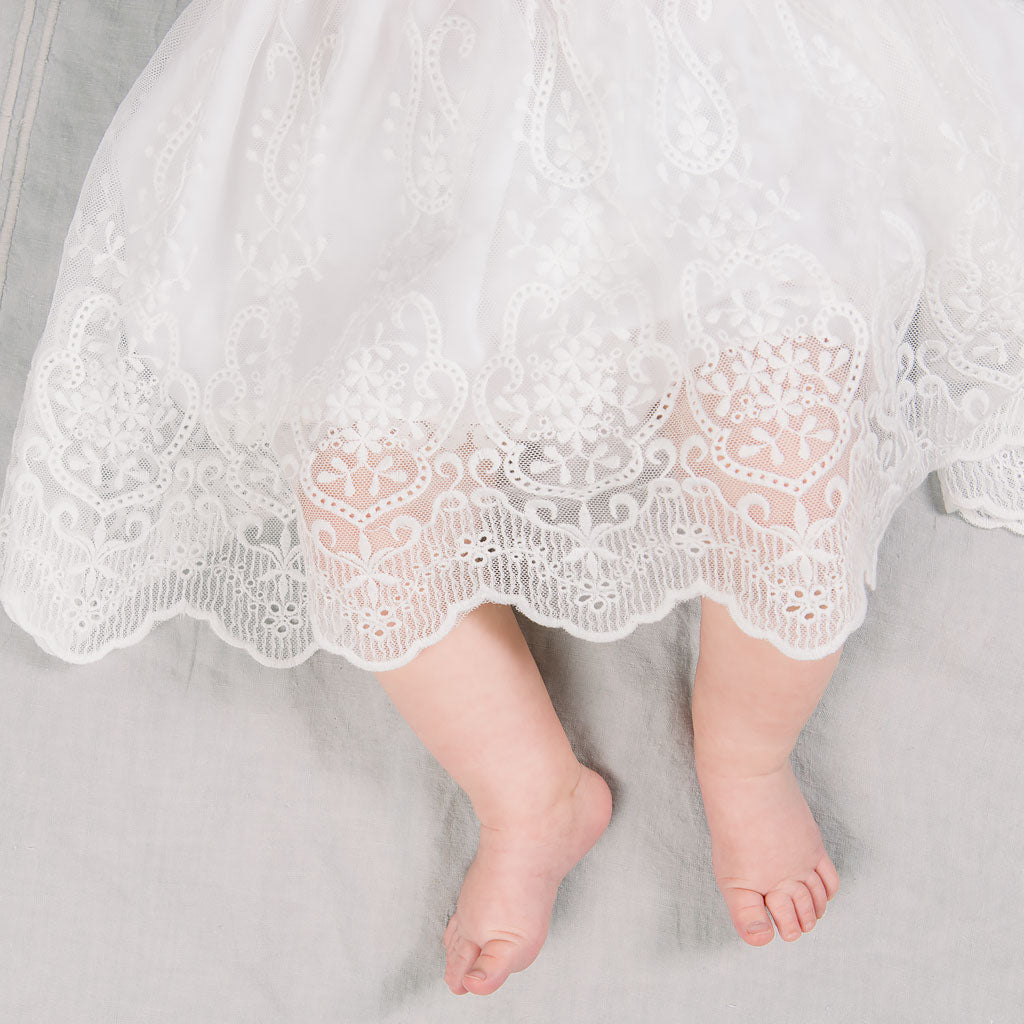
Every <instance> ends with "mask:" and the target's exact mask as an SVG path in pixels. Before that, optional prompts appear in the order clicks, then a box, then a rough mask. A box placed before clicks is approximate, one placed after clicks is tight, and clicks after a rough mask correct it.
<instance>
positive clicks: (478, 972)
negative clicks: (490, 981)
mask: <svg viewBox="0 0 1024 1024" xmlns="http://www.w3.org/2000/svg"><path fill="white" fill-rule="evenodd" d="M466 977H467V978H476V980H477V981H486V980H487V975H486V974H484V972H483V971H481V970H476V971H469V972H467V974H466Z"/></svg>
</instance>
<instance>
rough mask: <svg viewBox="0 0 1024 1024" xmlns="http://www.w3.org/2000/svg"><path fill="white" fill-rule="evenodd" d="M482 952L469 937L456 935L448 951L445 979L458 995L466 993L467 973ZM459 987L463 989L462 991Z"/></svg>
mask: <svg viewBox="0 0 1024 1024" xmlns="http://www.w3.org/2000/svg"><path fill="white" fill-rule="evenodd" d="M479 953H480V947H479V946H478V945H476V943H474V942H470V941H469V939H464V938H461V937H460V936H458V935H457V936H456V937H455V939H454V940H453V942H452V943H451V946H450V947H449V952H448V964H447V967H446V969H445V973H444V980H445V981H446V982H447V984H448V987H449V988H450V989H451V990H452V991H453V992H455V994H456V995H465V993H466V987H465V974H466V971H468V970H469V967H470V964H472V963H473V962H474V961H475V960H476V958H477V956H478V955H479ZM459 989H461V990H462V991H461V992H460V991H459Z"/></svg>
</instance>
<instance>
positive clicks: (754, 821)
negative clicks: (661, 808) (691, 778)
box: [697, 758, 839, 946]
mask: <svg viewBox="0 0 1024 1024" xmlns="http://www.w3.org/2000/svg"><path fill="white" fill-rule="evenodd" d="M697 776H698V779H699V781H700V786H701V792H702V793H703V796H704V810H705V813H706V815H707V819H708V828H709V829H710V831H711V859H712V865H713V868H714V872H715V881H716V882H717V883H718V888H719V889H720V890H721V892H722V895H723V896H724V897H725V902H726V904H727V905H728V907H729V913H730V915H731V917H732V923H733V926H734V927H735V928H736V931H737V932H738V933H739V936H740V938H741V939H743V940H744V941H745V942H748V943H749V944H750V945H751V946H764V945H767V944H768V943H769V942H771V940H772V939H773V938H774V935H775V933H774V932H773V930H772V926H771V923H770V922H769V919H768V914H767V913H766V912H765V907H766V906H767V909H768V910H770V911H771V914H772V917H773V918H774V919H775V926H776V927H777V928H778V930H779V934H780V935H781V936H782V937H783V939H785V940H786V941H787V942H792V941H794V940H795V939H798V938H799V937H800V936H801V935H802V934H803V932H809V931H810V930H811V929H812V928H813V927H814V925H815V924H816V923H817V922H818V921H819V920H820V919H821V916H822V915H823V914H824V913H825V905H826V903H827V902H828V901H829V900H830V899H832V897H833V896H834V895H835V894H836V890H837V889H838V888H839V875H838V874H837V873H836V869H835V865H834V864H833V863H832V861H831V860H830V859H829V856H828V854H827V853H826V852H825V847H824V846H823V845H822V842H821V833H820V832H819V831H818V825H817V823H816V822H815V820H814V816H813V815H812V814H811V810H810V808H809V807H808V806H807V801H806V800H805V799H804V796H803V793H801V792H800V786H799V783H798V782H797V780H796V776H795V775H794V774H793V769H792V767H791V766H790V763H789V761H788V760H787V761H786V763H785V765H783V767H782V768H780V769H778V770H777V771H774V772H771V773H770V774H767V775H755V776H748V777H744V776H742V775H731V774H729V773H728V772H727V771H723V770H722V769H721V768H720V767H719V766H714V767H712V766H711V765H709V764H708V763H707V762H705V763H703V764H702V763H701V759H700V758H698V760H697Z"/></svg>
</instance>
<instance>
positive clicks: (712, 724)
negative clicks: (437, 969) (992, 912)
mask: <svg viewBox="0 0 1024 1024" xmlns="http://www.w3.org/2000/svg"><path fill="white" fill-rule="evenodd" d="M841 653H842V648H840V650H839V651H837V652H836V653H835V654H832V655H830V656H828V657H826V658H822V659H821V660H818V661H796V660H793V659H790V658H787V657H785V656H784V655H783V654H781V653H780V652H779V651H778V650H777V649H776V648H775V647H773V646H772V645H771V644H770V643H768V642H767V641H764V640H756V639H753V638H752V637H750V636H748V635H746V634H745V633H744V632H743V631H742V630H741V629H740V628H739V627H738V626H736V625H735V623H734V622H733V620H732V618H731V617H730V615H729V612H728V610H727V609H726V608H725V607H724V606H722V605H720V604H717V603H716V602H714V601H710V600H708V599H706V598H701V624H700V656H699V658H698V661H697V670H696V677H695V680H694V692H693V732H694V753H695V759H696V768H697V777H698V779H699V781H700V787H701V792H702V794H703V799H704V808H705V812H706V814H707V821H708V825H709V827H710V830H711V849H712V863H713V867H714V872H715V879H716V881H717V883H718V887H719V889H720V890H721V892H722V895H723V896H724V897H725V902H726V904H727V906H728V908H729V913H730V915H731V917H732V922H733V925H734V927H735V928H736V931H737V932H738V933H739V935H740V937H741V938H742V939H743V940H744V941H745V942H748V943H749V944H750V945H752V946H764V945H767V943H769V942H771V940H772V938H773V937H774V930H773V928H772V923H771V918H774V921H775V927H776V928H778V930H779V933H780V934H781V935H782V937H783V939H785V940H786V941H787V942H792V941H793V940H794V939H797V938H799V936H800V935H801V934H802V933H803V932H807V931H810V930H811V929H812V928H813V927H814V925H815V923H816V922H817V921H818V920H819V919H820V918H821V916H822V915H823V914H824V913H825V907H826V905H827V903H828V901H829V900H830V899H831V898H832V897H833V896H834V895H835V894H836V890H837V889H838V888H839V876H838V875H837V873H836V869H835V866H834V865H833V863H832V861H831V860H830V859H829V856H828V854H827V853H826V852H825V847H824V846H823V844H822V841H821V834H820V832H819V831H818V826H817V824H816V823H815V821H814V818H813V817H812V815H811V812H810V809H809V808H808V806H807V803H806V801H805V800H804V797H803V795H802V793H801V792H800V788H799V785H798V784H797V781H796V777H795V776H794V774H793V769H792V767H791V765H790V761H789V754H790V752H791V751H792V749H793V746H794V745H795V743H796V739H797V736H798V735H799V733H800V730H801V729H802V728H803V726H804V723H805V722H806V721H807V719H808V718H809V717H810V714H811V712H812V711H813V710H814V708H815V706H816V705H817V703H818V701H819V700H820V699H821V696H822V694H823V693H824V690H825V687H826V686H827V684H828V681H829V679H830V678H831V676H832V673H833V671H834V670H835V666H836V664H837V662H838V660H839V657H840V654H841ZM481 666H486V668H485V671H481ZM376 677H377V679H378V680H379V681H380V683H381V685H382V686H383V687H384V689H385V690H386V692H387V694H388V696H389V697H390V698H391V701H392V702H393V703H394V705H395V707H396V708H397V709H398V711H399V712H400V713H401V714H402V715H403V717H404V718H405V720H406V721H407V722H408V723H409V725H410V726H411V727H412V728H413V730H414V731H415V732H416V734H417V735H418V736H419V737H420V739H421V740H422V741H423V743H424V744H425V745H426V747H427V749H428V750H430V752H431V753H432V754H433V755H434V756H435V757H436V758H437V760H438V761H439V762H440V763H441V765H442V766H443V767H444V768H445V770H446V771H447V772H448V773H449V774H450V775H451V776H452V778H454V779H455V781H456V782H457V783H458V784H459V785H460V786H461V787H462V788H463V789H464V790H465V791H466V793H467V794H468V796H469V798H470V800H471V801H472V803H473V809H474V811H475V812H476V816H477V818H478V819H479V821H480V839H479V845H478V848H477V854H476V857H475V859H474V860H473V863H472V864H471V865H470V868H469V871H468V872H467V874H466V878H465V881H464V882H463V885H462V890H461V892H460V893H459V899H458V903H457V906H456V910H455V913H454V914H453V915H452V918H451V920H450V921H449V922H448V927H447V929H446V930H445V933H444V945H445V950H446V952H447V967H446V970H445V981H446V983H447V984H448V987H449V988H450V989H451V990H452V992H453V993H455V994H456V995H465V994H466V993H467V992H473V993H474V994H476V995H488V994H489V993H491V992H494V991H495V990H496V989H497V988H499V987H500V986H501V985H502V984H503V983H504V982H505V980H506V978H508V976H509V974H511V973H513V972H514V971H521V970H524V969H525V968H526V967H529V965H530V964H532V963H533V961H534V960H535V959H536V957H537V954H538V953H539V952H540V948H541V946H542V945H543V944H544V940H545V938H546V937H547V932H548V925H549V920H550V916H551V910H552V907H553V906H554V902H555V895H556V893H557V891H558V887H559V884H560V883H561V881H562V879H563V878H564V877H565V875H566V874H567V873H568V872H569V871H570V870H571V869H572V867H573V866H574V865H575V864H576V863H577V862H578V861H579V860H581V859H582V857H583V856H584V855H585V854H586V852H587V851H588V850H589V849H590V848H591V847H592V846H593V845H594V844H595V843H596V842H597V840H598V839H599V838H600V837H601V834H602V833H603V832H604V830H605V829H606V828H607V826H608V822H609V819H610V818H611V813H612V797H611V792H610V791H609V789H608V785H607V783H606V782H605V781H604V779H603V778H602V777H601V776H600V775H598V774H597V773H596V772H594V771H591V769H589V768H587V767H585V766H584V765H581V764H580V763H579V761H578V760H577V759H576V756H575V755H574V754H573V751H572V747H571V746H570V745H569V740H568V737H567V736H566V735H565V732H564V730H563V729H562V725H561V722H560V721H559V719H558V716H557V714H556V712H555V709H554V707H553V706H552V704H551V700H550V698H549V696H548V691H547V688H546V687H545V685H544V682H543V680H542V679H541V676H540V673H539V671H538V669H537V665H536V663H535V662H534V660H533V657H532V655H531V654H530V651H529V648H528V647H527V644H526V640H525V638H524V637H523V634H522V631H521V630H520V629H519V626H518V623H517V622H516V619H515V616H514V614H513V612H512V609H511V608H510V607H509V606H507V605H501V604H484V605H482V606H480V607H479V608H476V609H475V610H474V611H472V612H470V613H469V614H467V615H466V617H465V618H464V619H463V620H462V622H460V623H459V625H458V626H457V627H456V628H455V629H453V630H452V631H451V632H450V633H448V634H447V635H446V636H445V637H444V639H442V640H441V641H439V642H438V643H436V644H434V645H433V646H431V647H428V648H426V649H425V650H423V651H421V652H420V653H419V654H418V655H417V656H416V657H415V658H414V659H413V660H412V661H411V662H410V663H409V664H408V665H405V666H403V667H402V668H398V669H394V670H390V671H383V672H378V673H376ZM767 911H770V912H771V918H769V915H768V913H767Z"/></svg>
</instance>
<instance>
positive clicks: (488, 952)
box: [463, 939, 520, 995]
mask: <svg viewBox="0 0 1024 1024" xmlns="http://www.w3.org/2000/svg"><path fill="white" fill-rule="evenodd" d="M519 952H520V944H519V943H516V942H512V941H511V940H509V939H491V940H490V942H485V943H484V945H483V948H482V949H481V950H480V955H479V956H478V957H476V960H475V963H474V964H473V967H472V969H471V971H469V972H467V973H466V976H465V977H464V978H463V984H464V985H466V986H467V988H470V990H471V991H472V992H475V993H477V994H478V995H488V994H490V993H491V992H493V991H494V990H495V989H497V988H500V987H501V986H502V985H504V984H505V981H506V980H507V979H508V976H509V975H510V974H511V973H512V968H513V965H514V964H515V962H516V961H517V959H519ZM478 972H479V973H480V974H482V975H483V977H482V978H481V977H477V976H476V975H477V973H478Z"/></svg>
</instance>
